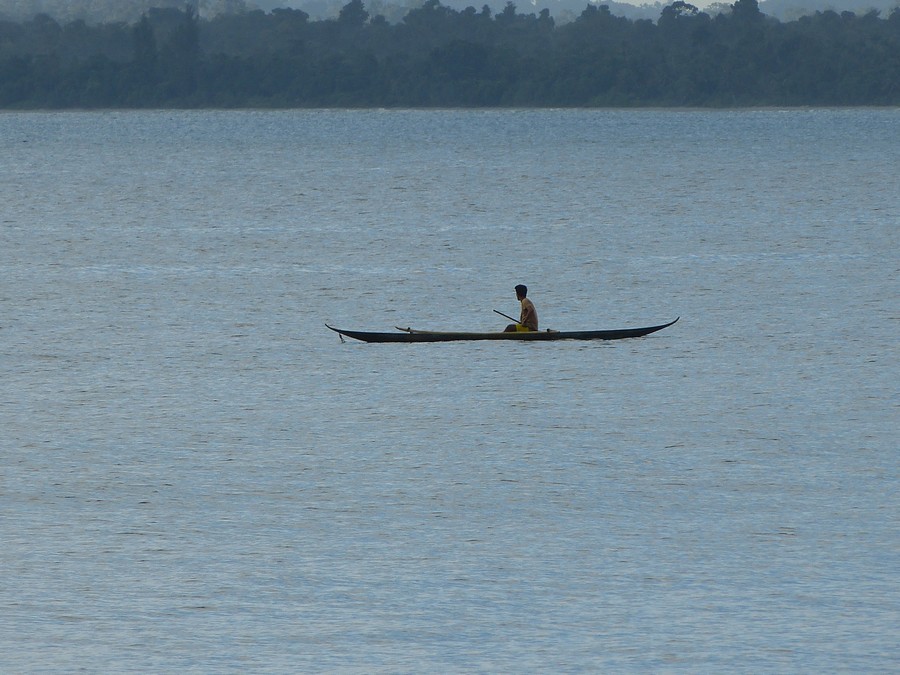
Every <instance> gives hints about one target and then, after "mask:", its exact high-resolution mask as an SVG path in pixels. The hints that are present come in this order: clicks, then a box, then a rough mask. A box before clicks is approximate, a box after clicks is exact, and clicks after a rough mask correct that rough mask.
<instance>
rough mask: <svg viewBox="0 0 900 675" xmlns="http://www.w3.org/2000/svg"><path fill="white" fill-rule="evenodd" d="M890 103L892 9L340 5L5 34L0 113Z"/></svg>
mask: <svg viewBox="0 0 900 675" xmlns="http://www.w3.org/2000/svg"><path fill="white" fill-rule="evenodd" d="M898 104H900V10H895V11H893V12H892V13H891V14H890V15H889V16H888V17H886V18H882V17H880V16H879V14H878V13H877V12H874V11H873V12H869V13H867V14H864V15H862V16H858V15H856V14H853V13H850V12H844V13H842V14H837V13H835V12H831V11H826V12H818V13H816V14H814V15H811V16H806V17H802V18H800V19H798V20H796V21H791V22H784V23H783V22H780V21H777V20H775V19H772V18H770V17H767V16H765V15H763V14H762V13H761V12H760V11H759V5H758V3H757V1H756V0H737V2H735V3H734V4H733V5H731V7H730V11H728V12H723V13H719V14H717V15H716V16H710V15H709V14H706V13H705V12H702V11H700V10H698V9H697V8H696V7H694V6H692V5H690V4H687V3H686V2H683V1H682V0H677V1H676V2H674V3H673V4H671V5H668V6H666V7H665V8H664V9H663V11H662V14H661V16H660V17H659V20H658V21H656V22H653V21H649V20H631V19H627V18H623V17H616V16H613V15H612V14H611V13H610V11H609V9H608V7H605V6H597V5H593V4H589V5H587V7H586V8H585V9H584V11H583V12H582V13H581V14H580V15H579V16H578V17H577V18H576V19H575V20H574V21H572V22H570V23H566V24H563V25H557V24H556V22H555V21H554V19H553V18H552V17H551V16H550V14H549V12H548V11H547V10H542V11H541V12H540V13H539V14H522V13H519V12H518V11H517V8H516V6H515V5H514V4H513V3H512V2H509V3H507V4H506V6H505V8H504V9H503V10H502V11H500V12H497V13H493V12H492V11H491V10H490V9H489V8H488V7H486V6H485V7H483V8H482V9H481V10H477V9H475V8H473V7H468V8H467V9H465V10H462V11H458V10H454V9H451V8H449V7H447V6H445V5H442V4H441V3H440V1H439V0H427V1H426V2H425V4H424V5H422V6H421V7H418V8H416V9H412V10H410V11H409V12H408V13H407V14H406V16H405V17H403V19H402V20H401V21H399V22H397V23H392V22H389V21H387V20H386V19H385V17H384V16H382V15H375V16H372V15H370V14H369V12H368V11H367V9H366V6H365V5H364V4H363V3H362V1H361V0H350V2H348V3H347V4H346V5H344V6H343V8H342V9H341V11H340V14H339V16H338V17H337V18H335V19H328V20H320V21H311V20H310V17H309V15H308V14H306V13H305V12H303V11H301V10H295V9H275V10H272V11H271V12H268V13H266V12H263V11H251V12H242V13H233V14H221V15H217V16H215V17H212V18H209V19H201V18H200V17H199V16H198V15H197V12H196V10H195V9H193V8H192V7H188V8H186V9H174V8H162V9H151V10H148V11H147V12H146V13H145V14H144V15H143V17H142V18H141V19H140V20H139V21H138V22H136V23H132V24H128V23H123V22H120V23H111V24H101V25H88V24H86V23H85V22H84V21H72V22H69V23H65V24H60V23H58V22H57V21H55V20H54V19H52V18H50V17H49V16H46V15H39V16H37V17H35V18H34V19H32V20H30V21H27V22H11V21H0V107H3V108H7V109H16V108H18V109H24V108H97V107H106V108H108V107H135V108H142V107H154V108H159V107H330V106H341V107H420V106H421V107H424V106H430V107H454V106H467V107H481V106H523V107H527V106H559V107H566V106H720V107H731V106H770V105H779V106H782V105H783V106H805V105H810V106H812V105H898Z"/></svg>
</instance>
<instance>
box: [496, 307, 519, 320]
mask: <svg viewBox="0 0 900 675" xmlns="http://www.w3.org/2000/svg"><path fill="white" fill-rule="evenodd" d="M494 312H496V313H497V314H499V315H500V316H505V317H506V318H507V319H509V320H510V321H515V322H516V323H519V320H518V319H514V318H512V317H511V316H510V315H509V314H504V313H503V312H497V310H496V309H495V310H494Z"/></svg>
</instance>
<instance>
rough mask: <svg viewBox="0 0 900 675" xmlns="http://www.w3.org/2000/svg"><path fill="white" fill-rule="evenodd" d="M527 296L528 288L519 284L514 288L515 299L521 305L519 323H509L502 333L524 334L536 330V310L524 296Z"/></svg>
mask: <svg viewBox="0 0 900 675" xmlns="http://www.w3.org/2000/svg"><path fill="white" fill-rule="evenodd" d="M527 295H528V287H527V286H525V285H523V284H519V285H518V286H516V298H518V299H519V302H521V303H522V312H521V314H519V323H511V324H509V325H508V326H507V327H506V328H505V329H504V331H503V332H504V333H515V332H517V331H518V332H526V331H530V330H537V329H538V316H537V310H536V309H535V308H534V303H533V302H531V300H529V299H528V298H527V297H526V296H527Z"/></svg>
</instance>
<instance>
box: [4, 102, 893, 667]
mask: <svg viewBox="0 0 900 675" xmlns="http://www.w3.org/2000/svg"><path fill="white" fill-rule="evenodd" d="M898 114H900V113H898V111H897V110H792V111H774V110H773V111H742V112H672V111H627V112H615V111H480V112H451V111H418V112H413V111H352V112H344V111H312V112H310V111H303V112H292V111H291V112H107V113H85V114H81V113H63V114H57V113H7V114H2V115H0V143H2V148H3V160H2V162H0V203H2V204H3V207H2V211H0V220H2V223H0V227H2V229H0V272H2V278H3V284H2V287H0V350H2V351H0V369H2V378H0V425H2V426H0V432H2V433H0V453H2V454H0V457H2V465H3V481H2V486H0V487H2V491H0V506H2V513H3V517H2V521H0V522H2V525H0V536H2V549H0V562H2V570H3V575H2V576H3V582H2V584H3V585H2V587H0V588H2V590H0V670H3V671H4V672H63V671H65V672H71V671H73V670H86V671H98V672H173V671H179V672H181V671H194V672H247V671H249V672H288V671H291V672H297V671H303V672H319V671H339V672H379V671H382V672H424V671H436V672H464V671H465V672H472V671H475V672H529V671H530V672H537V671H541V672H556V671H562V672H578V671H595V672H648V671H655V672H667V671H681V672H723V671H729V672H753V673H756V672H820V671H825V670H827V671H830V672H835V671H838V672H861V671H865V672H889V671H894V670H895V669H896V668H897V663H898V659H900V649H898V647H897V644H898V643H900V641H898V631H897V626H898V625H900V594H898V590H897V583H896V579H897V577H896V574H897V572H896V571H897V569H900V553H898V551H900V547H898V543H900V537H898V522H900V521H898V516H900V513H898V506H900V504H898V497H897V486H898V470H897V466H898V462H897V451H898V442H897V441H898V434H897V428H898V424H897V420H898V417H897V412H898V404H900V396H898V387H897V381H898V368H897V357H898V349H897V346H898V342H897V338H896V335H897V332H898V328H900V326H898V316H900V314H898V304H897V298H898V297H900V294H898V291H900V288H898V267H900V257H898V254H897V251H898V250H900V247H898V245H900V241H898V239H900V237H898V232H900V229H898V222H900V194H898V192H897V190H896V171H897V167H898V166H900V135H898V133H897V129H900V126H898V122H900V119H898ZM520 282H524V283H527V284H528V285H529V286H530V288H531V292H530V296H531V297H533V299H534V301H535V303H536V305H537V308H538V311H539V314H540V317H541V322H542V327H545V328H557V329H573V330H577V329H598V328H619V327H629V326H640V325H650V324H655V323H660V322H663V321H667V320H671V319H673V318H674V317H675V316H678V315H680V316H681V321H680V322H679V323H677V324H676V325H675V326H673V327H671V328H669V329H666V330H665V331H663V332H661V333H658V334H655V335H653V336H650V337H647V338H644V339H640V340H630V341H623V342H610V343H583V344H579V343H547V344H525V343H523V344H495V343H471V344H465V343H460V344H441V345H366V344H362V343H346V344H342V343H341V342H340V341H339V340H338V338H337V336H336V335H334V334H333V333H330V332H329V331H327V330H326V329H325V327H324V325H323V324H324V322H326V321H327V322H329V323H331V324H333V325H338V326H340V327H343V328H356V329H364V330H390V329H391V327H392V326H395V325H402V326H413V327H419V328H435V329H446V330H453V329H467V330H489V329H493V328H499V327H501V326H502V325H504V324H505V323H506V321H505V320H504V319H502V318H501V317H498V316H496V315H495V314H493V312H492V311H491V310H492V309H494V308H496V309H499V310H500V311H503V312H506V313H508V314H511V313H515V312H516V311H517V309H516V302H515V295H514V291H513V290H512V287H513V286H514V285H515V284H516V283H520Z"/></svg>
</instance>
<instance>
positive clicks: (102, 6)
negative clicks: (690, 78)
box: [0, 0, 900, 25]
mask: <svg viewBox="0 0 900 675" xmlns="http://www.w3.org/2000/svg"><path fill="white" fill-rule="evenodd" d="M346 1H347V0H0V21H2V20H7V21H18V22H23V21H30V20H31V19H33V18H34V17H35V16H37V15H38V14H46V15H47V16H49V17H51V18H52V19H54V20H55V21H57V22H59V23H61V24H66V23H69V22H72V21H78V20H82V21H84V22H85V23H87V24H92V25H93V24H100V23H116V22H125V23H135V22H137V21H138V20H140V18H141V16H143V15H144V14H146V13H147V12H148V11H150V9H153V8H159V9H166V8H173V9H184V7H185V6H186V5H187V4H190V5H191V6H193V7H194V9H195V11H196V12H197V14H198V16H199V17H200V18H201V19H210V18H213V17H215V16H218V15H220V14H243V13H247V12H250V11H253V10H259V9H262V10H264V11H265V12H271V11H272V10H273V9H281V8H286V7H289V8H291V9H301V10H303V11H304V12H306V13H307V14H308V15H309V18H310V19H311V20H323V19H336V18H337V17H338V15H339V14H340V10H341V9H342V8H343V5H344V4H345V2H346ZM423 2H424V0H368V2H365V6H366V10H367V11H368V12H369V14H371V15H372V16H378V15H381V16H384V17H385V18H386V19H387V20H388V21H389V22H390V23H399V22H400V21H401V20H402V19H403V17H404V16H406V15H407V13H409V11H410V10H412V9H418V8H419V7H421V6H422V4H423ZM632 2H633V3H635V4H632ZM632 2H625V1H622V2H616V1H615V0H609V1H608V2H602V1H598V0H593V2H591V3H590V4H597V5H600V4H604V5H606V6H608V7H609V9H610V12H611V13H612V14H613V15H614V16H624V17H626V18H628V19H651V20H653V21H656V20H657V19H658V18H659V16H660V14H661V13H662V10H663V9H664V8H665V7H666V5H665V3H664V2H660V0H653V2H648V1H647V0H632ZM442 4H443V5H445V6H446V7H449V8H450V9H455V10H457V11H463V10H465V9H466V7H468V6H469V5H470V4H472V3H471V2H470V0H443V2H442ZM505 4H506V0H486V1H485V2H479V3H478V7H482V6H486V7H489V8H490V10H491V12H492V13H495V14H496V13H498V12H501V11H503V8H504V6H505ZM586 4H588V3H587V2H586V0H529V1H528V2H527V6H528V11H529V12H532V13H534V14H540V12H541V11H542V10H544V9H547V10H549V11H550V16H552V17H553V19H554V20H555V21H556V23H557V24H563V23H569V22H570V21H574V20H575V18H576V17H577V16H578V15H579V14H581V12H582V11H583V10H584V8H585V5H586ZM898 6H900V0H761V2H760V3H759V9H760V11H761V12H762V13H763V14H766V15H768V16H771V17H774V18H776V19H779V20H781V21H791V20H794V19H799V18H800V17H801V16H805V15H810V14H815V13H816V12H817V11H823V12H824V11H828V10H831V11H833V12H837V13H838V14H840V13H841V12H854V13H856V14H867V13H869V12H870V11H871V10H878V11H879V12H881V14H882V15H884V16H887V15H888V14H890V13H891V11H892V10H894V9H895V8H897V7H898ZM702 7H703V11H705V12H707V13H708V14H710V15H711V16H714V15H716V14H719V13H721V12H726V13H727V12H729V11H731V6H730V5H729V4H728V3H727V2H725V1H724V0H719V1H716V2H712V3H711V4H710V3H709V0H706V2H704V4H703V6H702Z"/></svg>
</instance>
